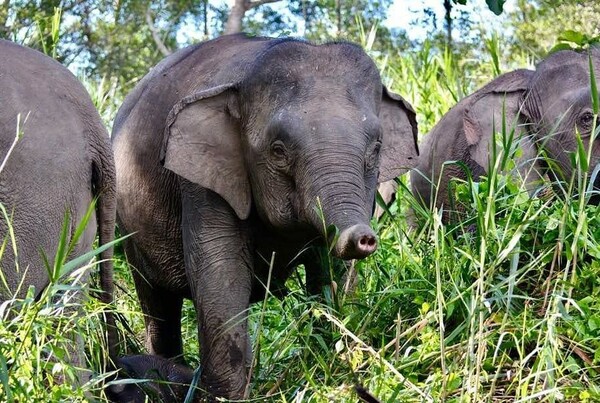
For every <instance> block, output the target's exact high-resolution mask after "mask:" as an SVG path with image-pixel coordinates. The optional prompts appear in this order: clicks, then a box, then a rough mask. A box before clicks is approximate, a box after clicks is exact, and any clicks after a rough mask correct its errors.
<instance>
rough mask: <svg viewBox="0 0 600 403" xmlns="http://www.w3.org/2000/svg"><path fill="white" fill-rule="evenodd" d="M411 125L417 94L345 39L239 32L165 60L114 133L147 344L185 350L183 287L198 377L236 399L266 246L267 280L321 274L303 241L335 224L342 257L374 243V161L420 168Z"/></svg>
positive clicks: (121, 210) (383, 169)
mask: <svg viewBox="0 0 600 403" xmlns="http://www.w3.org/2000/svg"><path fill="white" fill-rule="evenodd" d="M416 134H417V127H416V120H415V114H414V111H413V110H412V108H411V107H410V105H408V103H406V102H405V101H404V100H402V99H401V98H400V97H398V96H396V95H393V94H391V93H389V92H388V91H387V90H386V89H385V88H383V87H382V84H381V80H380V77H379V74H378V72H377V70H376V68H375V66H374V64H373V62H372V61H371V60H370V59H369V58H368V56H367V55H366V54H365V53H364V52H363V51H362V50H361V49H360V48H358V47H356V46H354V45H351V44H346V43H340V44H328V45H321V46H314V45H311V44H308V43H305V42H301V41H295V40H287V39H282V40H274V39H269V38H253V39H249V38H246V37H244V36H242V35H233V36H224V37H221V38H218V39H215V40H212V41H208V42H205V43H202V44H199V45H195V46H191V47H188V48H186V49H182V50H181V51H179V52H177V53H176V54H174V55H172V56H170V57H168V58H167V59H165V60H163V61H162V62H161V63H160V64H159V65H158V66H156V67H155V68H154V69H153V70H152V71H151V72H150V73H149V74H148V75H147V76H146V77H145V78H144V79H143V80H142V81H141V82H140V84H139V85H138V86H137V87H136V88H135V89H134V90H133V92H132V93H131V94H129V95H128V97H127V98H126V100H125V103H124V105H123V106H122V107H121V109H120V111H119V113H118V115H117V118H116V121H115V126H114V131H113V146H114V150H115V158H116V165H117V173H118V192H117V193H118V197H117V198H118V213H117V214H118V220H119V224H120V227H121V229H122V230H123V231H124V232H125V233H130V232H136V233H135V234H134V235H133V236H132V237H131V238H130V239H129V240H128V241H127V242H126V244H125V249H126V254H127V258H128V260H129V262H130V263H131V265H132V266H133V273H134V280H135V284H136V289H137V293H138V296H139V298H140V302H141V305H142V309H143V311H144V313H145V314H146V315H147V316H146V335H147V341H146V346H147V348H148V350H149V352H150V353H151V354H157V355H160V356H163V357H181V354H182V346H181V323H180V318H181V304H182V300H183V298H191V299H192V300H193V301H194V303H195V307H196V310H197V314H198V323H199V337H200V342H201V346H202V347H201V363H202V368H203V370H202V377H201V381H202V385H203V386H204V387H205V388H207V389H208V390H209V391H210V393H211V394H213V395H214V396H224V397H228V398H241V397H243V396H244V389H245V385H246V382H247V378H248V376H249V374H248V370H247V368H246V364H247V363H249V362H251V357H252V355H251V354H252V352H251V349H250V347H249V341H248V334H247V321H246V318H245V311H246V309H247V308H248V306H249V303H250V302H251V301H255V300H258V299H260V298H262V297H263V296H264V286H263V285H262V284H266V280H267V277H268V275H267V274H268V271H269V262H270V260H271V257H272V255H273V253H275V258H274V265H273V271H272V273H273V279H272V284H275V285H277V284H282V283H283V281H284V280H285V279H286V278H287V277H288V276H289V275H290V273H291V272H292V270H293V269H294V268H295V266H296V265H298V264H300V263H304V264H305V265H306V267H307V271H308V272H309V273H313V275H315V276H318V273H319V266H318V262H317V259H315V255H316V253H315V252H313V251H312V249H313V248H308V249H307V248H306V246H308V245H310V244H311V243H312V242H314V241H317V243H318V244H322V243H323V241H322V238H323V237H325V236H330V234H325V233H324V232H325V228H326V226H327V225H330V224H333V225H335V226H336V227H337V228H338V229H339V231H340V236H339V239H338V241H337V243H336V244H335V247H334V248H333V253H334V254H335V255H336V256H337V257H339V258H342V259H352V258H363V257H366V256H368V255H370V254H371V253H372V252H373V251H374V250H375V249H376V244H377V240H376V236H375V234H374V232H373V230H372V229H371V228H370V226H369V219H370V217H371V213H372V208H373V202H374V192H375V188H376V185H377V177H378V173H379V176H380V179H384V180H385V179H390V178H392V177H395V176H397V175H398V174H400V173H402V172H403V171H405V170H406V169H408V168H410V167H411V166H413V165H414V161H415V160H416V156H417V149H416V137H415V136H416ZM161 160H162V162H161ZM317 199H318V200H320V205H321V208H322V212H323V216H324V220H325V224H324V223H323V222H322V219H321V218H320V216H319V214H317V211H316V209H315V206H316V204H317ZM303 251H307V252H306V253H302V252H303ZM315 273H316V274H315ZM275 285H273V286H272V288H276V286H275ZM275 291H276V290H275Z"/></svg>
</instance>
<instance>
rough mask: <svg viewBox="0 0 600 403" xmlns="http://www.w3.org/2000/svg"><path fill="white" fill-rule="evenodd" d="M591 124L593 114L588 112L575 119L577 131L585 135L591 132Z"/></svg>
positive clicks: (592, 122)
mask: <svg viewBox="0 0 600 403" xmlns="http://www.w3.org/2000/svg"><path fill="white" fill-rule="evenodd" d="M593 124H594V114H593V113H592V112H590V111H586V112H584V113H582V114H581V115H579V119H577V126H578V127H579V130H581V131H584V132H586V133H587V132H590V131H591V130H592V125H593ZM582 134H583V133H582Z"/></svg>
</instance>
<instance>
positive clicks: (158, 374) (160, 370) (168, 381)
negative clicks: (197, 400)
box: [105, 355, 194, 403]
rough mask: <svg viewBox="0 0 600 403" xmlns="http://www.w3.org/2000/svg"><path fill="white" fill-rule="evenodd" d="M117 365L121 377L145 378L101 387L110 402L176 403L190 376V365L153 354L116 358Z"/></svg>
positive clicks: (190, 380) (180, 399)
mask: <svg viewBox="0 0 600 403" xmlns="http://www.w3.org/2000/svg"><path fill="white" fill-rule="evenodd" d="M117 365H118V367H119V370H120V372H124V374H123V375H121V378H129V379H131V380H135V379H144V380H145V381H144V382H135V381H133V382H130V383H125V382H121V383H113V384H112V385H109V386H108V387H107V388H106V389H105V390H106V395H107V397H108V398H109V399H110V400H111V401H113V402H120V403H145V402H147V401H160V402H170V401H176V402H180V401H182V400H183V398H184V397H185V395H186V393H187V391H188V389H189V385H190V384H191V383H192V380H193V377H194V371H192V369H191V368H188V367H186V366H184V365H181V364H178V363H176V362H174V361H172V360H170V359H167V358H163V357H159V356H157V355H132V356H125V357H119V358H118V359H117ZM148 380H152V381H148ZM148 398H150V399H148Z"/></svg>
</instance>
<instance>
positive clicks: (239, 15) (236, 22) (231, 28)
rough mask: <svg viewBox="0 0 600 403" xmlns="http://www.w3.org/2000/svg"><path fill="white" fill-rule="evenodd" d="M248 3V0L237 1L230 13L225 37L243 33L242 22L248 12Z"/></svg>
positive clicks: (224, 33) (224, 32)
mask: <svg viewBox="0 0 600 403" xmlns="http://www.w3.org/2000/svg"><path fill="white" fill-rule="evenodd" d="M246 3H247V1H246V0H235V3H234V4H233V7H231V11H230V12H229V17H227V22H226V23H225V30H224V31H223V35H229V34H235V33H238V32H242V20H243V19H244V15H245V14H246V11H248V9H247V8H246Z"/></svg>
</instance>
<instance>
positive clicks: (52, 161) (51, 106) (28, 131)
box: [0, 40, 116, 341]
mask: <svg viewBox="0 0 600 403" xmlns="http://www.w3.org/2000/svg"><path fill="white" fill-rule="evenodd" d="M0 54H1V55H2V57H1V58H0V155H1V157H0V160H5V158H6V157H7V155H8V154H9V150H10V149H11V146H12V144H13V142H14V140H15V137H16V135H17V132H19V133H20V136H21V138H20V139H19V140H18V141H17V142H16V145H15V146H14V148H13V149H12V152H11V153H10V155H8V158H6V161H5V162H6V164H5V166H4V168H3V170H2V172H0V203H2V205H3V206H4V208H5V209H6V212H7V214H8V217H9V220H10V226H11V228H12V231H13V232H14V235H15V243H16V251H17V253H16V255H15V253H14V251H13V248H12V244H11V242H12V241H11V239H10V235H9V224H8V223H7V221H6V219H5V218H4V217H2V218H0V237H1V238H2V239H3V240H4V241H5V242H7V243H6V248H5V249H4V253H3V255H2V258H1V260H0V265H1V270H2V274H3V276H4V278H5V279H6V285H7V286H8V288H7V287H5V286H2V289H1V290H0V300H6V299H8V298H11V297H13V296H16V297H23V296H24V295H25V293H26V292H27V289H28V287H29V286H34V287H35V291H36V293H37V294H39V293H40V292H41V291H42V290H43V289H44V288H45V287H46V286H47V285H48V284H49V275H48V271H47V269H46V266H45V265H44V260H43V257H42V255H43V254H45V256H46V257H47V259H48V261H49V262H51V264H52V262H53V261H54V256H55V253H56V250H57V247H58V242H59V239H60V236H61V235H60V234H61V229H62V226H63V222H64V220H65V214H67V213H68V215H69V219H68V223H67V224H68V233H67V241H68V242H70V241H71V239H72V237H73V235H74V232H75V229H76V228H77V225H78V224H79V223H80V221H81V220H82V219H83V217H84V216H85V214H86V212H87V211H88V209H89V207H90V205H91V203H92V200H93V199H94V198H95V197H98V202H97V204H96V211H95V213H94V214H92V215H91V217H90V220H89V222H88V225H87V227H86V229H85V231H84V233H83V234H82V236H81V237H80V238H79V241H78V242H77V244H76V247H75V249H74V250H73V252H72V257H75V256H79V255H82V254H84V253H85V252H89V251H90V250H91V249H92V243H93V242H94V238H95V235H96V229H98V234H99V241H100V244H104V243H107V242H110V241H112V240H113V238H114V225H115V211H116V198H115V191H116V177H115V168H114V160H113V157H112V151H111V149H110V142H109V139H108V133H107V132H106V129H105V128H104V125H103V124H102V121H101V120H100V116H99V115H98V112H97V111H96V109H95V108H94V106H93V104H92V101H91V100H90V97H89V95H88V94H87V92H86V90H85V89H84V88H83V86H82V85H81V83H79V81H78V80H77V79H76V78H75V77H74V76H73V75H72V74H71V73H70V72H69V71H68V70H67V69H66V68H65V67H63V66H61V65H60V64H59V63H57V62H56V61H54V60H52V59H51V58H49V57H47V56H45V55H43V54H41V53H39V52H37V51H34V50H32V49H28V48H25V47H22V46H19V45H16V44H14V43H12V42H8V41H4V40H0ZM100 259H101V260H102V262H101V263H100V268H101V286H102V288H103V290H104V291H105V292H104V293H103V295H102V299H103V300H104V301H105V302H110V301H111V300H112V286H113V285H112V262H111V259H112V248H109V249H107V250H106V251H104V252H103V253H101V254H100ZM17 268H18V270H17ZM109 320H110V321H112V319H109ZM113 325H114V324H113ZM112 328H114V327H111V329H112ZM112 340H113V341H114V339H112Z"/></svg>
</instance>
